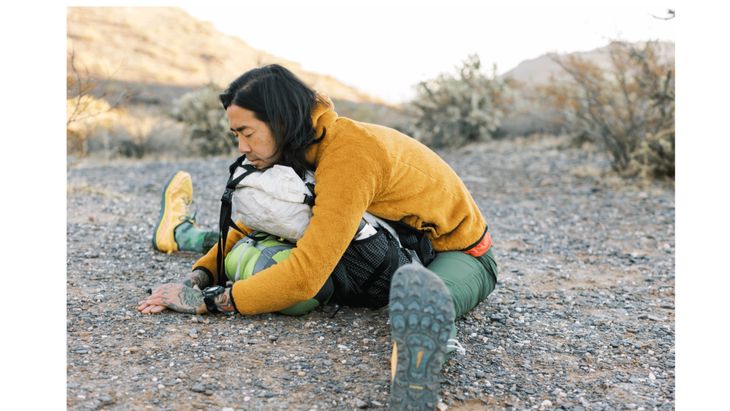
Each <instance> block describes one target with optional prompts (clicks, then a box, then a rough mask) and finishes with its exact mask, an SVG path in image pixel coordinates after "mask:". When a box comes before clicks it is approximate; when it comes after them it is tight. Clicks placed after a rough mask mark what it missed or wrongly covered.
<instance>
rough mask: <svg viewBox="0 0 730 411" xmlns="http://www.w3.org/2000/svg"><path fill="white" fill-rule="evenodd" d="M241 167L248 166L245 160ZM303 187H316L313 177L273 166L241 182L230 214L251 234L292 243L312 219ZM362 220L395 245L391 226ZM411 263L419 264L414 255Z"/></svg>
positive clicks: (371, 219)
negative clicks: (389, 236)
mask: <svg viewBox="0 0 730 411" xmlns="http://www.w3.org/2000/svg"><path fill="white" fill-rule="evenodd" d="M243 164H251V163H250V162H249V161H248V160H244V162H243ZM244 172H245V169H243V168H242V167H239V168H238V169H236V171H235V172H234V173H233V178H234V179H235V178H237V177H238V176H240V175H241V174H243V173H244ZM305 183H311V184H315V181H314V173H312V172H311V171H307V172H306V173H305V175H304V181H302V179H301V178H299V176H298V175H297V173H295V172H294V169H293V168H291V167H287V166H280V165H275V166H273V167H271V168H269V169H267V170H265V171H261V172H255V173H251V174H249V175H248V176H246V177H245V178H244V179H243V180H241V181H240V182H239V183H238V185H237V186H236V190H235V191H234V192H233V213H232V215H235V216H236V219H238V220H239V221H240V222H242V223H243V224H244V225H245V226H246V227H249V228H251V229H253V230H258V231H263V232H265V233H269V234H273V235H275V236H278V237H282V238H284V239H286V240H289V241H291V242H293V243H295V242H297V241H298V240H299V239H301V238H302V236H303V235H304V231H305V230H306V229H307V227H308V226H309V219H310V218H312V207H310V206H309V205H307V204H306V203H305V202H304V201H305V198H306V196H311V195H313V193H312V192H311V191H309V188H308V187H307V186H306V184H305ZM363 218H364V219H365V220H366V221H367V222H368V223H370V224H371V225H372V226H374V227H378V226H380V227H383V228H385V229H386V230H388V231H390V233H391V234H393V237H394V238H395V239H396V241H398V244H399V245H400V240H399V239H398V234H397V233H396V232H395V230H394V229H393V227H391V226H390V224H388V223H386V222H385V221H383V220H382V219H380V218H378V217H377V216H374V215H372V214H370V213H368V212H366V213H365V215H364V216H363ZM410 251H411V254H412V255H413V257H414V259H413V261H414V262H419V263H420V260H419V259H418V256H417V255H416V253H415V251H412V250H410Z"/></svg>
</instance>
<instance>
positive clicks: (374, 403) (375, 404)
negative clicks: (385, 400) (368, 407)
mask: <svg viewBox="0 0 730 411" xmlns="http://www.w3.org/2000/svg"><path fill="white" fill-rule="evenodd" d="M370 404H372V405H374V406H376V407H382V406H383V404H381V403H380V402H378V401H375V400H372V401H370Z"/></svg>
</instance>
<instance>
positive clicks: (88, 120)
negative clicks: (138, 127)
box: [66, 52, 127, 158]
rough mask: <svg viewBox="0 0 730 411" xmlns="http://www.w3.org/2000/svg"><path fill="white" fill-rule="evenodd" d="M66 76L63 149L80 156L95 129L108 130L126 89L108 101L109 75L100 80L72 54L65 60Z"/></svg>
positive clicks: (124, 96)
mask: <svg viewBox="0 0 730 411" xmlns="http://www.w3.org/2000/svg"><path fill="white" fill-rule="evenodd" d="M66 63H67V69H68V71H67V75H66V151H67V154H68V155H70V156H74V157H76V158H84V157H86V154H87V148H86V142H87V140H88V139H89V138H90V137H91V136H92V135H94V134H95V133H96V132H97V130H99V129H108V128H109V127H110V126H111V123H112V121H113V118H114V112H113V111H114V110H115V109H116V108H117V107H118V106H119V105H121V104H122V103H124V102H126V100H127V98H126V97H127V95H126V90H124V89H123V90H121V91H120V92H119V93H118V96H117V97H116V101H115V102H114V103H113V104H110V103H109V102H108V101H107V100H106V99H105V98H106V97H107V96H108V95H109V94H110V93H108V91H107V87H108V85H109V81H110V79H111V77H112V76H111V75H110V76H108V78H107V79H106V80H103V81H100V80H99V79H98V78H96V77H94V76H92V75H91V74H89V71H88V70H82V69H80V68H79V67H77V64H76V61H75V57H74V53H73V52H71V53H70V54H69V56H68V59H67V62H66Z"/></svg>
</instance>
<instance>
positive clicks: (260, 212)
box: [233, 160, 314, 242]
mask: <svg viewBox="0 0 730 411" xmlns="http://www.w3.org/2000/svg"><path fill="white" fill-rule="evenodd" d="M243 164H250V162H249V161H248V160H245V161H244V162H243ZM244 172H245V169H243V168H242V167H239V168H238V169H237V170H236V172H235V173H234V175H233V177H234V178H236V177H238V176H240V175H241V174H243V173H244ZM305 181H306V182H307V183H314V175H313V174H312V172H310V171H307V173H306V175H305ZM305 181H302V179H301V178H299V176H298V175H297V173H295V172H294V169H293V168H291V167H286V166H280V165H275V166H273V167H271V168H269V169H267V170H265V171H262V172H256V173H251V174H250V175H248V176H246V177H245V178H244V179H243V180H241V182H240V183H238V185H237V186H236V191H234V193H233V215H235V217H236V218H234V220H235V219H238V220H239V221H241V222H242V223H243V224H244V225H245V226H247V227H249V228H251V229H254V230H258V231H263V232H266V233H269V234H273V235H275V236H278V237H282V238H285V239H287V240H289V241H291V242H296V241H298V240H299V239H300V238H302V236H303V235H304V230H306V229H307V226H308V225H309V219H310V218H311V217H312V208H311V207H310V206H309V205H307V204H305V203H304V201H305V198H306V197H305V196H306V195H308V196H311V195H312V193H311V191H309V188H308V187H307V186H306V184H305Z"/></svg>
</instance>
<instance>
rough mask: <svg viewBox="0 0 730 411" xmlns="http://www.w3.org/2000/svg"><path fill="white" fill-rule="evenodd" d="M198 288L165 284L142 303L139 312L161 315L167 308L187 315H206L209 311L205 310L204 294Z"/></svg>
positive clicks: (138, 308)
mask: <svg viewBox="0 0 730 411" xmlns="http://www.w3.org/2000/svg"><path fill="white" fill-rule="evenodd" d="M196 288H197V286H196ZM196 288H190V287H188V286H186V285H183V284H172V283H170V284H165V285H163V286H162V287H160V288H158V289H157V290H155V291H154V292H153V293H152V295H150V296H149V297H147V300H145V301H140V302H139V303H138V305H139V307H137V310H139V311H142V314H155V313H159V312H160V311H162V310H164V309H165V308H170V309H172V310H175V311H179V312H181V313H186V314H202V313H206V312H208V309H207V308H205V302H204V301H203V293H202V292H201V291H200V289H196Z"/></svg>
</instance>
